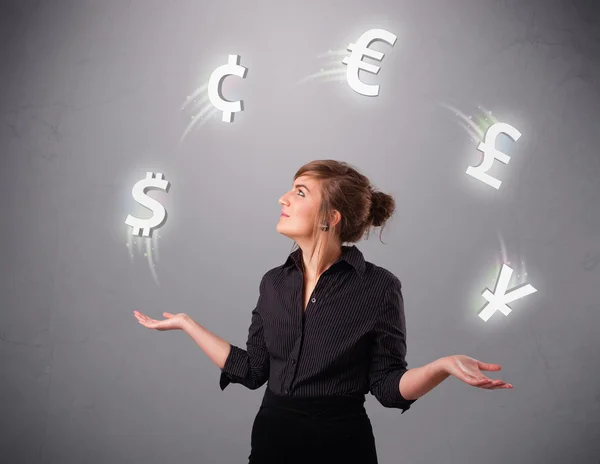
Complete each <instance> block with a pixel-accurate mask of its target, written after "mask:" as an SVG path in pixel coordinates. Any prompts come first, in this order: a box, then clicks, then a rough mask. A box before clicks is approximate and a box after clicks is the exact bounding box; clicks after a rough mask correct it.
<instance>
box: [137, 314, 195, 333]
mask: <svg viewBox="0 0 600 464" xmlns="http://www.w3.org/2000/svg"><path fill="white" fill-rule="evenodd" d="M133 315H134V316H135V317H136V318H137V320H138V322H139V323H140V324H142V325H143V326H144V327H146V328H148V329H156V330H161V331H162V330H183V329H184V326H185V324H186V323H187V321H188V320H189V318H190V317H189V316H188V315H187V314H185V313H178V314H171V313H167V312H164V313H163V316H165V317H166V319H164V320H162V321H157V320H156V319H152V318H150V317H148V316H146V315H145V314H143V313H141V312H139V311H137V310H135V309H134V310H133Z"/></svg>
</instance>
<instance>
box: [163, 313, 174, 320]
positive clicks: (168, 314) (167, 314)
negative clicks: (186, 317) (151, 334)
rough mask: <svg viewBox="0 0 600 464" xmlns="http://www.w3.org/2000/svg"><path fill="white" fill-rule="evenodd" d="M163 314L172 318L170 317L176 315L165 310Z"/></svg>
mask: <svg viewBox="0 0 600 464" xmlns="http://www.w3.org/2000/svg"><path fill="white" fill-rule="evenodd" d="M163 316H165V317H168V318H169V319H170V318H172V317H173V316H174V314H171V313H167V312H164V313H163Z"/></svg>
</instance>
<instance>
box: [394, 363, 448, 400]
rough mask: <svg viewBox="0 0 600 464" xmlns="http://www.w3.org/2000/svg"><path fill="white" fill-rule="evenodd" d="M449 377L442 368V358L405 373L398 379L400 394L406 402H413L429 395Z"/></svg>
mask: <svg viewBox="0 0 600 464" xmlns="http://www.w3.org/2000/svg"><path fill="white" fill-rule="evenodd" d="M448 377H450V374H448V373H447V372H446V369H445V368H444V358H440V359H436V360H435V361H433V362H431V363H429V364H426V365H424V366H421V367H415V368H412V369H409V370H408V371H406V373H405V374H404V375H403V376H402V377H401V378H400V384H399V388H400V394H401V395H402V396H403V397H404V398H406V399H407V400H414V399H417V398H420V397H421V396H423V395H425V394H426V393H429V392H430V391H431V390H433V389H434V388H435V387H437V386H438V385H439V384H440V383H442V382H443V381H444V380H446V379H447V378H448Z"/></svg>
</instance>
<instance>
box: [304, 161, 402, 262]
mask: <svg viewBox="0 0 600 464" xmlns="http://www.w3.org/2000/svg"><path fill="white" fill-rule="evenodd" d="M300 176H307V177H310V178H313V179H316V180H318V181H320V182H319V184H320V188H321V205H320V207H319V211H318V213H317V217H316V220H315V225H314V229H313V243H314V244H315V245H314V246H313V250H312V253H311V258H312V256H313V254H314V252H315V248H316V244H317V241H318V235H319V233H320V231H321V230H322V229H321V226H322V225H325V224H329V218H330V217H331V215H332V213H333V211H334V210H337V211H339V212H340V214H341V219H340V221H339V222H338V223H337V224H335V225H330V227H329V232H328V233H327V235H326V237H325V238H324V241H325V243H327V242H328V241H329V237H331V236H333V237H339V239H340V242H341V243H354V242H358V241H359V240H361V239H362V238H363V237H365V238H367V239H368V237H369V232H370V229H371V227H381V230H380V233H379V240H380V241H381V242H382V243H383V241H382V240H381V234H382V233H383V228H384V226H385V223H386V222H387V220H388V219H389V218H390V217H391V216H392V215H393V214H394V211H395V207H396V203H395V201H394V199H393V198H392V196H391V195H388V194H387V193H383V192H380V191H378V190H376V189H374V188H373V186H372V184H371V182H370V180H369V179H368V178H367V177H366V176H364V175H363V174H361V173H360V172H358V170H357V169H356V168H354V167H353V166H351V165H350V164H348V163H345V162H343V161H336V160H314V161H311V162H309V163H307V164H305V165H304V166H302V167H301V168H300V169H298V171H297V172H296V174H295V175H294V180H296V179H297V178H298V177H300Z"/></svg>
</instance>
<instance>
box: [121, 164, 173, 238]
mask: <svg viewBox="0 0 600 464" xmlns="http://www.w3.org/2000/svg"><path fill="white" fill-rule="evenodd" d="M164 179H165V176H164V174H161V173H153V172H147V173H146V178H145V179H142V180H140V181H138V182H136V183H135V185H134V186H133V188H132V189H131V194H132V195H133V199H134V200H135V201H137V202H138V203H139V204H141V205H142V206H145V207H146V208H148V209H149V210H152V213H153V215H152V217H151V218H148V219H139V218H136V217H134V216H132V215H131V214H129V215H128V216H127V219H125V224H127V225H128V226H131V227H132V228H133V230H132V231H131V233H132V235H138V236H143V237H152V231H153V229H158V228H159V227H160V226H162V225H163V224H164V223H165V221H166V218H167V211H166V210H165V208H164V206H163V205H161V204H160V203H159V202H158V201H156V200H155V199H154V198H151V197H149V196H148V195H146V192H145V191H146V190H148V189H151V188H154V189H160V190H164V191H165V192H168V191H169V187H170V184H169V182H168V181H166V180H164Z"/></svg>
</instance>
